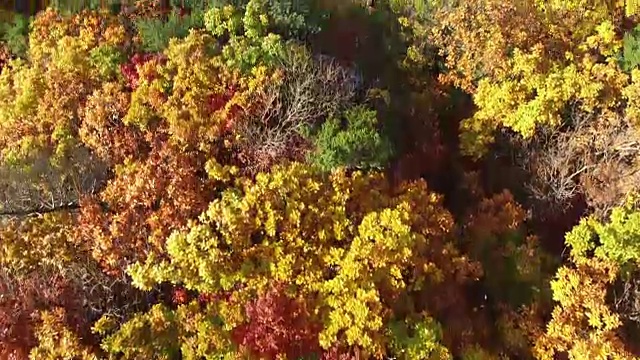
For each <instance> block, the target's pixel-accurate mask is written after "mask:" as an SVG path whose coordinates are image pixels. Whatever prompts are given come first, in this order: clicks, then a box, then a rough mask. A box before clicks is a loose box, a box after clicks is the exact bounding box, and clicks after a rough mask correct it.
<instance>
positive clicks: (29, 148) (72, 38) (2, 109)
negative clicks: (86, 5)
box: [0, 9, 125, 162]
mask: <svg viewBox="0 0 640 360" xmlns="http://www.w3.org/2000/svg"><path fill="white" fill-rule="evenodd" d="M124 34H125V32H124V27H123V25H122V24H120V23H119V22H118V21H117V19H116V18H115V17H112V16H109V15H107V14H103V13H97V12H83V13H82V14H78V15H74V16H71V17H63V16H61V15H60V14H58V13H57V12H55V11H54V10H51V9H49V10H47V11H44V12H42V13H41V14H39V15H38V16H37V17H36V19H35V20H34V22H33V26H32V31H31V32H30V39H29V53H28V55H29V61H28V62H27V61H12V62H10V63H9V64H8V66H7V68H6V69H5V70H4V71H3V72H2V75H1V76H0V119H1V120H0V146H1V147H2V154H1V156H2V158H3V159H2V160H3V162H18V161H20V160H24V159H27V158H29V157H33V156H35V155H36V154H37V153H38V152H40V151H45V152H52V153H53V155H54V158H53V162H55V161H56V159H61V158H63V156H64V155H65V154H66V153H67V151H68V150H69V149H70V148H71V147H72V146H74V145H75V144H76V143H77V141H76V139H75V133H76V131H77V128H76V127H77V124H78V122H79V121H78V113H79V112H81V108H82V105H83V104H84V101H85V99H86V98H87V96H89V94H91V93H92V91H93V90H94V89H95V88H96V87H97V86H98V85H99V82H100V81H101V80H104V76H105V74H106V73H105V72H104V70H103V69H100V67H99V66H98V65H97V64H95V63H93V62H92V60H91V59H92V57H91V53H92V50H94V49H96V48H98V47H101V46H108V47H112V48H114V49H117V48H121V47H123V46H124V41H125V36H124ZM114 51H115V50H114Z"/></svg>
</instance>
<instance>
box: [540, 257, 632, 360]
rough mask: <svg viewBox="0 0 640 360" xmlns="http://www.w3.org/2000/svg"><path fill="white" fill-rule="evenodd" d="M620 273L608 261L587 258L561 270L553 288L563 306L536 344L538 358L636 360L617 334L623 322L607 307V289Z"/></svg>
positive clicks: (555, 313) (554, 314)
mask: <svg viewBox="0 0 640 360" xmlns="http://www.w3.org/2000/svg"><path fill="white" fill-rule="evenodd" d="M617 272H618V268H617V266H616V265H615V264H613V263H611V262H609V261H607V260H599V259H584V258H582V259H578V260H576V262H575V267H567V266H565V267H563V268H561V269H559V270H558V274H557V277H556V280H554V281H552V282H551V288H552V290H553V298H554V300H555V301H557V302H558V303H559V304H558V305H557V306H556V308H555V309H554V310H553V313H552V320H551V321H550V322H549V324H548V325H547V331H546V333H545V334H544V335H543V336H542V337H540V338H539V339H538V341H537V342H536V344H535V348H534V352H535V354H536V356H537V358H539V359H554V358H555V357H554V356H555V355H556V354H560V353H563V352H566V353H567V354H568V355H569V357H570V358H571V359H603V360H604V359H634V357H633V356H632V355H631V354H630V353H629V352H627V351H626V350H625V349H624V345H623V342H622V340H621V339H620V338H619V337H618V335H617V333H616V330H617V328H618V327H620V325H621V321H620V318H619V316H618V315H617V314H615V313H614V312H613V311H611V309H610V308H609V306H608V305H607V303H606V293H607V286H608V285H610V284H611V283H612V282H613V281H614V280H615V278H616V277H617Z"/></svg>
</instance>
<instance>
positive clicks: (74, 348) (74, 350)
mask: <svg viewBox="0 0 640 360" xmlns="http://www.w3.org/2000/svg"><path fill="white" fill-rule="evenodd" d="M40 320H41V324H40V325H39V327H38V329H37V331H36V336H37V338H38V346H36V347H34V348H33V349H32V350H31V352H30V353H29V359H33V360H41V359H42V360H55V359H77V360H98V359H99V357H98V356H97V355H96V354H95V353H94V352H93V350H92V349H91V348H90V347H88V346H86V345H84V344H83V343H82V342H81V339H80V338H78V335H77V334H76V333H74V331H72V330H71V329H69V328H68V327H67V325H66V322H65V311H64V309H63V308H55V309H53V310H51V311H45V312H43V313H41V314H40Z"/></svg>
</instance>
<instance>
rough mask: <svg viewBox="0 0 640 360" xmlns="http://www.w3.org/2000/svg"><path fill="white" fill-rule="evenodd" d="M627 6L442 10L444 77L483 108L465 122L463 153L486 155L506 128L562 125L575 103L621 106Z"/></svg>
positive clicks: (479, 2) (480, 5)
mask: <svg viewBox="0 0 640 360" xmlns="http://www.w3.org/2000/svg"><path fill="white" fill-rule="evenodd" d="M498 3H499V4H498ZM472 6H475V7H472ZM622 6H623V4H621V3H615V4H609V3H608V2H605V1H559V2H553V1H551V2H548V1H544V2H532V1H525V3H524V4H521V2H515V1H513V2H512V1H508V2H503V1H500V2H498V1H493V0H467V1H464V2H462V4H461V5H460V6H458V7H456V8H455V9H454V10H453V11H451V12H444V13H443V14H441V16H442V17H441V19H440V22H441V25H440V26H439V27H437V28H436V30H435V35H434V40H435V41H436V43H437V44H438V45H440V46H441V48H442V49H443V55H444V56H445V57H446V59H447V65H448V67H449V68H450V69H451V71H450V73H449V74H447V75H445V76H444V78H443V79H442V80H443V81H445V82H446V83H450V84H453V85H456V86H459V87H462V88H463V89H465V90H466V91H468V92H470V93H472V94H473V95H474V102H475V104H476V105H477V107H478V111H477V112H476V113H475V114H474V115H473V117H472V118H469V119H467V120H465V121H463V123H462V124H461V130H462V135H461V141H462V147H463V152H464V153H465V154H466V155H469V156H473V157H480V156H482V155H483V153H484V152H485V151H486V148H487V146H488V145H489V144H491V143H492V142H493V140H494V139H493V133H494V131H495V130H496V129H498V128H500V127H505V128H509V129H511V130H514V131H516V132H518V133H520V134H521V135H522V136H523V137H524V138H529V137H531V136H533V134H534V132H535V130H536V129H537V128H538V127H539V126H549V127H556V126H558V125H559V124H560V123H562V122H563V121H564V120H566V119H564V118H563V117H564V116H565V114H564V113H565V109H567V107H568V106H571V105H574V104H577V105H578V108H579V109H580V110H581V111H584V112H599V111H602V112H606V111H609V110H614V111H618V109H619V107H620V105H622V104H624V101H623V100H624V99H623V97H622V94H623V93H624V92H625V89H626V88H627V87H628V86H629V77H628V76H627V75H626V74H625V73H624V72H623V71H622V69H621V68H620V67H619V65H618V61H617V54H618V52H619V51H620V49H621V47H622V39H621V37H620V35H619V34H618V31H617V29H616V27H617V24H618V23H619V21H620V20H621V17H620V16H621V14H622V12H621V9H622ZM480 9H482V10H480ZM482 11H483V12H482ZM505 14H510V17H509V18H504V17H503V16H505ZM523 24H526V26H527V27H529V28H530V30H529V31H528V32H527V36H526V37H522V36H521V35H522V34H520V33H519V30H518V29H521V26H522V25H523ZM511 28H513V29H514V30H510V29H511Z"/></svg>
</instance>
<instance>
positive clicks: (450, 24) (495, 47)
mask: <svg viewBox="0 0 640 360" xmlns="http://www.w3.org/2000/svg"><path fill="white" fill-rule="evenodd" d="M525 3H526V2H525ZM531 9H532V7H531V6H527V5H526V4H518V3H517V2H511V1H496V0H465V1H462V2H461V4H460V6H456V7H455V8H454V9H452V10H451V11H442V12H440V13H439V14H438V15H437V20H438V24H439V25H438V27H435V28H434V29H433V34H432V41H433V42H434V44H435V45H436V46H437V47H438V48H439V49H440V50H439V51H440V55H442V56H444V58H445V63H446V65H447V67H448V68H449V69H451V71H450V72H449V73H446V74H442V75H440V80H441V81H442V82H444V83H446V84H451V85H455V86H457V87H460V88H462V89H464V90H465V91H467V92H469V93H473V92H474V91H475V89H476V84H477V81H478V80H479V78H480V77H484V76H488V77H492V78H493V77H502V76H504V75H505V74H506V73H508V71H509V63H508V59H509V56H510V54H509V49H513V48H521V49H522V48H529V47H530V46H532V45H533V44H535V43H537V42H538V41H539V40H541V39H542V38H543V36H544V34H543V29H542V27H541V24H540V23H539V22H538V21H537V20H538V19H537V18H536V17H535V15H534V13H533V12H532V11H531Z"/></svg>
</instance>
